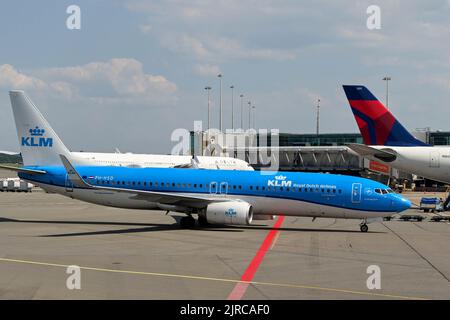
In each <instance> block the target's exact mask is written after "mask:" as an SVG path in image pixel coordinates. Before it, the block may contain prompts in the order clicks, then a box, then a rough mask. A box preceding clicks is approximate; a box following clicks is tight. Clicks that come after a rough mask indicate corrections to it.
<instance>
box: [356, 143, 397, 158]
mask: <svg viewBox="0 0 450 320" xmlns="http://www.w3.org/2000/svg"><path fill="white" fill-rule="evenodd" d="M347 146H348V147H349V148H350V149H351V150H353V151H355V152H356V153H357V154H359V155H360V156H362V157H368V158H375V159H377V160H381V161H384V162H392V161H394V160H395V159H397V153H396V152H395V151H394V150H391V149H377V148H373V147H369V146H366V145H364V144H359V143H349V144H347Z"/></svg>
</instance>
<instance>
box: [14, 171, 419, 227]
mask: <svg viewBox="0 0 450 320" xmlns="http://www.w3.org/2000/svg"><path fill="white" fill-rule="evenodd" d="M31 169H39V170H44V171H46V172H47V173H46V174H43V175H31V174H26V173H19V176H20V177H21V178H23V179H26V180H28V181H30V182H32V183H35V184H37V185H40V186H42V187H43V188H45V189H51V191H55V192H59V193H62V194H64V195H69V196H71V197H74V198H79V199H81V200H85V201H90V202H94V203H99V204H106V205H111V206H118V207H130V208H136V207H140V206H135V205H134V204H131V203H132V202H124V201H120V202H119V201H114V200H113V197H114V194H111V193H109V196H110V200H108V201H106V202H105V200H104V199H101V200H100V199H99V201H96V200H95V199H96V198H95V196H93V195H92V194H91V195H90V196H89V197H86V196H77V192H76V191H77V190H78V191H81V190H79V189H82V188H76V187H74V186H73V185H72V183H71V181H70V180H69V179H68V178H67V174H66V170H65V168H64V167H62V166H61V167H60V166H52V167H31ZM76 170H77V171H78V173H79V174H80V175H81V176H82V177H83V179H84V180H85V181H86V182H88V183H90V184H92V185H94V186H104V187H110V188H121V189H133V190H145V191H155V192H165V193H173V194H189V195H193V196H195V195H199V196H200V195H201V196H213V197H224V198H225V197H226V198H236V199H244V200H245V201H248V202H250V203H252V205H253V206H254V207H255V211H254V213H255V214H268V213H272V214H284V213H285V212H284V211H286V212H288V213H287V214H293V213H295V212H297V211H299V215H306V216H309V214H306V213H305V212H301V211H302V208H303V209H305V210H310V211H313V212H314V214H311V216H330V215H328V214H327V212H326V211H327V210H328V209H330V210H331V211H333V214H332V215H331V216H336V214H335V213H336V212H343V216H342V217H348V218H350V217H352V216H351V214H347V215H345V213H344V211H343V210H346V211H348V212H350V213H351V212H357V211H360V212H368V213H377V212H379V213H381V214H380V216H386V215H389V214H393V213H396V212H401V211H403V210H405V209H407V208H409V207H410V205H411V203H410V202H409V201H408V200H406V199H404V198H403V197H401V196H400V195H397V194H395V193H393V192H392V190H390V189H389V188H388V187H387V186H385V185H383V184H381V183H378V182H375V181H372V180H369V179H364V178H359V177H352V176H344V175H333V174H318V173H299V172H264V171H262V172H260V171H237V170H230V171H228V170H195V169H173V168H124V167H98V166H80V167H77V168H76ZM74 191H75V192H74ZM84 191H85V193H86V192H87V191H88V190H84ZM89 191H91V192H92V193H95V191H94V190H89ZM80 194H81V193H80ZM97 194H98V195H99V197H100V194H101V192H100V193H99V192H97ZM104 194H106V193H104ZM128 199H129V200H130V201H132V197H128ZM268 200H271V202H268ZM136 201H140V202H141V203H142V200H136ZM296 202H298V204H300V205H301V206H298V204H296ZM127 203H130V205H128V204H127ZM269 203H273V204H274V207H272V206H271V205H268V204H269ZM275 206H276V207H275ZM292 206H295V208H292ZM314 206H316V208H320V209H318V210H316V209H308V208H314ZM142 208H146V207H142ZM277 208H278V209H277ZM274 210H275V211H274ZM296 210H297V211H296ZM320 212H321V213H322V215H320ZM338 216H339V215H338ZM355 217H358V218H360V217H361V216H360V215H357V216H355Z"/></svg>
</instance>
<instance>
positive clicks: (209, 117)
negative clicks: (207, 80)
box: [205, 86, 211, 130]
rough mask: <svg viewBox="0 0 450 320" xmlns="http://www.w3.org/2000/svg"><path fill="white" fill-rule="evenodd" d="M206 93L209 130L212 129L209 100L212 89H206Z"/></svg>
mask: <svg viewBox="0 0 450 320" xmlns="http://www.w3.org/2000/svg"><path fill="white" fill-rule="evenodd" d="M205 90H206V92H207V93H208V130H209V129H210V128H211V127H210V124H211V116H210V115H211V111H210V100H209V92H210V91H211V87H209V86H208V87H205Z"/></svg>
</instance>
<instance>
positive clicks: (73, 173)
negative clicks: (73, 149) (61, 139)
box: [59, 154, 93, 189]
mask: <svg viewBox="0 0 450 320" xmlns="http://www.w3.org/2000/svg"><path fill="white" fill-rule="evenodd" d="M59 157H60V158H61V161H62V163H63V165H64V168H65V169H66V172H67V176H68V178H69V180H70V181H71V182H72V183H73V185H74V186H76V187H78V188H88V189H92V188H93V186H92V185H90V184H89V183H87V182H86V181H84V180H83V178H82V177H81V176H80V175H79V173H78V172H77V170H75V168H74V167H73V166H72V164H71V163H70V161H69V160H68V159H67V157H66V156H65V155H63V154H60V155H59Z"/></svg>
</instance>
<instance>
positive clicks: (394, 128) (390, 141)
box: [343, 85, 450, 183]
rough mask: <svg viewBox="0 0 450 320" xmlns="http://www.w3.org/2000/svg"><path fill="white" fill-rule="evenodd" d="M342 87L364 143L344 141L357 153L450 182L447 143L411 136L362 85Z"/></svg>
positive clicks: (449, 158) (430, 177) (449, 148)
mask: <svg viewBox="0 0 450 320" xmlns="http://www.w3.org/2000/svg"><path fill="white" fill-rule="evenodd" d="M343 87H344V91H345V94H346V95H347V99H348V101H349V103H350V107H351V109H352V112H353V115H354V116H355V120H356V122H357V124H358V127H359V130H360V132H361V135H362V136H363V139H364V144H356V143H355V144H353V143H352V144H348V147H349V148H350V149H352V150H353V151H355V152H356V153H358V154H359V155H361V156H363V157H366V158H368V159H371V160H376V161H380V162H384V163H386V164H389V165H390V166H392V167H395V168H397V169H400V170H402V171H405V172H409V173H413V174H417V175H419V176H422V177H425V178H428V179H432V180H436V181H441V182H444V183H450V147H449V146H442V147H434V146H431V145H429V144H426V143H424V142H422V141H420V140H418V139H416V138H415V137H413V136H412V135H411V134H410V133H409V132H408V131H407V130H406V129H405V128H404V127H403V126H402V125H401V124H400V122H399V121H398V120H397V119H396V118H395V117H394V115H393V114H392V113H391V112H390V111H389V110H388V109H387V108H386V107H385V106H384V105H383V104H382V103H381V102H380V101H378V99H377V98H376V97H375V96H374V95H373V94H372V93H371V92H370V91H369V90H368V89H367V88H366V87H364V86H360V85H345V86H343Z"/></svg>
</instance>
